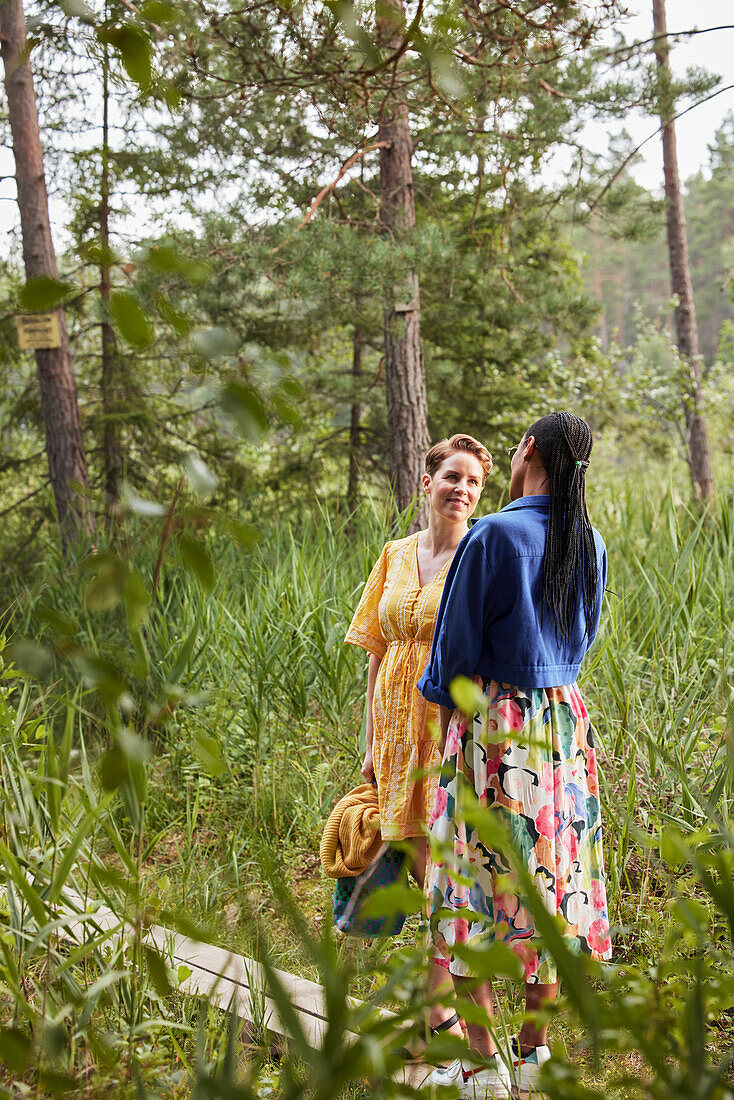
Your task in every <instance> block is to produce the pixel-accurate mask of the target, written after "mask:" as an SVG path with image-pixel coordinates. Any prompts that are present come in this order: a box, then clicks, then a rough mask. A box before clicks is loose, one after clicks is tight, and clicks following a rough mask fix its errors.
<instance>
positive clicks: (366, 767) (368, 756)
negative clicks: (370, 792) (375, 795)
mask: <svg viewBox="0 0 734 1100" xmlns="http://www.w3.org/2000/svg"><path fill="white" fill-rule="evenodd" d="M362 775H363V776H364V778H365V780H366V782H367V783H371V782H372V780H373V779H374V778H375V769H374V766H373V764H372V746H371V745H368V746H367V752H366V753H365V754H364V760H363V761H362Z"/></svg>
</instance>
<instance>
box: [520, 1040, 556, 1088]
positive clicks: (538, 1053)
mask: <svg viewBox="0 0 734 1100" xmlns="http://www.w3.org/2000/svg"><path fill="white" fill-rule="evenodd" d="M550 1056H551V1052H550V1050H549V1049H548V1047H546V1046H543V1047H533V1049H532V1050H531V1051H530V1053H529V1054H521V1053H520V1046H519V1044H518V1042H517V1040H516V1039H513V1040H512V1064H513V1066H514V1069H515V1076H516V1079H517V1082H518V1085H519V1088H520V1092H536V1091H537V1088H538V1076H539V1074H540V1067H541V1066H542V1065H544V1063H545V1062H547V1061H548V1059H549V1058H550Z"/></svg>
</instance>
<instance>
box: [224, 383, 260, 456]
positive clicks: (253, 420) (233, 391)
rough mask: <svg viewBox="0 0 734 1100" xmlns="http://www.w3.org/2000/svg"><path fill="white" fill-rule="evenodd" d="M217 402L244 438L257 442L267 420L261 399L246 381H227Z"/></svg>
mask: <svg viewBox="0 0 734 1100" xmlns="http://www.w3.org/2000/svg"><path fill="white" fill-rule="evenodd" d="M219 403H220V405H221V407H222V408H223V409H224V411H225V412H226V413H227V414H228V415H229V416H231V417H232V419H233V420H234V422H235V424H236V425H237V427H238V428H239V430H240V432H241V433H242V435H243V436H245V438H246V439H250V440H252V441H253V442H258V441H259V440H260V439H261V438H262V436H263V434H264V433H265V432H266V431H267V429H268V426H269V421H268V416H267V413H266V412H265V407H264V405H263V403H262V399H261V398H260V395H259V393H257V391H256V390H254V389H253V388H252V386H249V385H247V383H246V382H236V381H235V382H227V384H226V385H225V386H223V387H222V390H221V393H220V395H219Z"/></svg>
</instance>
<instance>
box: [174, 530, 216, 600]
mask: <svg viewBox="0 0 734 1100" xmlns="http://www.w3.org/2000/svg"><path fill="white" fill-rule="evenodd" d="M178 545H179V549H180V551H181V557H182V558H183V561H184V564H185V565H187V566H188V567H189V569H191V570H192V572H193V573H194V574H195V575H196V577H197V578H198V580H199V582H200V584H201V587H202V588H203V589H204V590H205V591H206V592H211V590H212V588H213V587H214V563H213V562H212V559H211V555H210V553H209V551H208V550H207V549H206V547H205V546H202V544H201V543H200V542H198V541H197V539H195V538H193V537H192V536H191V535H186V534H182V535H181V537H180V538H179V541H178Z"/></svg>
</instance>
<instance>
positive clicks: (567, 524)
mask: <svg viewBox="0 0 734 1100" xmlns="http://www.w3.org/2000/svg"><path fill="white" fill-rule="evenodd" d="M591 448H592V435H591V430H590V429H589V426H588V424H586V422H585V421H584V420H582V419H580V417H577V416H574V415H572V414H571V413H569V412H555V413H550V414H549V415H547V416H543V417H541V418H540V419H539V420H537V421H536V422H535V423H534V424H533V425H532V426H531V427H530V428H528V430H527V431H526V432H525V434H524V436H523V437H522V440H521V442H520V443H519V444H518V445H517V447H514V448H512V450H513V451H514V454H513V455H512V459H511V466H510V470H511V478H510V503H509V504H508V505H507V506H506V507H505V508H503V509H502V510H501V511H500V512H497V513H496V514H494V515H491V516H487V517H485V518H484V519H481V520H479V521H478V522H477V523H476V524H475V525H474V527H473V528H472V529H471V531H470V532H469V533H468V535H466V536H465V538H464V539H463V540H462V542H461V543H460V545H459V548H458V549H457V551H456V554H455V556H454V559H453V562H452V565H451V569H450V572H449V575H448V577H447V579H446V584H445V587H444V591H443V596H442V600H441V604H440V607H439V611H438V618H437V623H436V631H435V634H434V641H433V647H432V651H431V658H430V661H429V664H428V667H427V669H426V671H425V673H424V674H423V676H422V678H421V680H420V681H419V684H418V687H419V690H420V691H421V692H422V694H423V695H424V696H425V698H426V699H428V700H430V701H431V702H434V703H437V704H438V705H439V707H440V718H441V731H442V737H441V741H442V744H441V748H442V753H443V766H442V776H441V780H440V784H439V789H438V794H437V798H436V804H435V809H434V813H433V817H432V819H431V836H432V847H433V850H434V853H435V855H434V862H433V864H432V867H431V869H430V872H429V875H428V876H427V890H428V903H429V906H430V910H431V929H432V940H433V946H434V955H435V957H436V958H437V959H438V961H439V962H441V963H443V965H444V966H445V967H446V968H447V969H448V971H449V973H450V974H451V976H452V977H453V978H454V985H455V986H456V985H457V984H460V983H461V981H462V979H466V978H467V977H471V976H472V969H471V966H470V964H469V962H467V958H469V959H470V957H471V950H470V951H469V954H468V956H467V950H466V949H467V948H469V949H481V948H482V947H488V946H490V945H491V944H492V943H494V942H496V941H500V942H502V943H504V944H506V945H507V946H509V947H510V948H511V950H512V951H513V952H514V953H515V954H516V956H517V957H518V958H519V959H520V961H521V963H522V968H523V972H524V979H525V994H526V996H525V1001H526V1008H527V1010H528V1011H529V1012H532V1011H533V1010H534V1009H537V1008H538V1007H539V1006H540V1005H541V1003H542V1002H543V1001H545V1000H552V999H553V998H555V996H556V994H557V991H558V978H557V974H556V968H555V963H554V960H553V958H552V956H551V954H550V953H549V951H548V950H547V948H546V947H545V946H544V945H543V943H542V940H541V939H540V938H539V937H538V936H537V935H536V930H535V924H534V920H533V916H532V912H531V906H529V905H528V893H527V889H528V887H527V885H526V884H527V883H529V882H531V881H532V882H533V883H534V885H535V889H536V890H537V892H538V894H539V896H540V899H541V902H542V905H543V908H544V909H545V910H547V911H548V912H549V913H551V914H553V915H554V916H557V917H560V918H561V921H562V922H563V934H564V938H565V941H566V943H567V945H568V946H569V947H570V948H571V950H575V951H578V952H585V953H588V954H589V955H591V956H592V957H593V958H596V959H608V958H609V957H610V955H611V940H610V938H609V921H608V916H607V902H606V889H605V880H604V869H603V857H602V845H601V819H600V814H599V793H598V786H597V769H596V757H595V753H594V742H593V734H592V728H591V725H590V722H589V717H588V714H587V711H586V707H585V706H584V703H583V700H582V698H581V695H580V694H579V691H578V688H577V687H576V676H577V673H578V670H579V667H580V665H581V661H582V659H583V657H584V655H585V653H586V651H587V650H588V648H589V646H590V645H591V643H592V642H593V640H594V638H595V636H596V632H597V628H598V625H599V614H600V609H601V602H602V597H603V593H604V585H605V581H606V569H607V559H606V549H605V547H604V543H603V541H602V539H601V536H600V535H599V533H598V532H597V531H596V530H595V529H594V528H593V527H592V526H591V523H590V522H589V516H588V513H587V510H586V496H585V483H586V471H587V469H588V466H589V458H590V455H591ZM457 676H464V677H470V678H473V679H474V681H475V683H476V684H477V685H478V686H481V692H482V696H483V698H482V700H481V701H482V705H481V707H479V708H478V713H476V714H474V715H473V716H469V715H465V714H463V713H462V712H461V711H459V710H456V709H454V702H453V699H452V697H451V694H450V686H451V684H452V681H453V680H454V679H455V678H456V677H457ZM472 799H474V800H475V804H476V802H478V803H479V805H480V806H486V807H491V808H492V809H493V810H495V811H496V812H497V815H498V816H497V821H498V823H499V824H501V825H502V826H503V827H504V829H505V833H504V835H505V836H510V837H511V838H512V843H511V845H508V849H509V847H511V848H512V849H513V852H512V853H511V852H510V851H509V850H508V851H502V850H499V848H493V847H491V844H492V840H491V837H488V836H486V835H485V836H484V837H483V836H482V826H481V824H480V825H479V826H477V823H476V819H474V820H473V819H471V817H470V818H469V820H468V821H465V820H463V819H462V815H461V813H460V812H458V813H457V807H460V806H461V804H462V803H464V804H467V802H469V803H471V800H472ZM500 847H501V845H500ZM518 860H519V863H518ZM519 867H522V868H523V870H524V872H526V873H524V874H522V881H521V880H520V877H519V875H518V873H517V872H518V870H519ZM523 890H525V893H523ZM531 900H533V899H531ZM536 905H537V901H536ZM462 954H463V956H464V957H463V958H462ZM469 995H470V996H471V997H472V998H473V999H474V1000H475V1001H476V1002H477V1003H478V1004H481V1005H482V1006H483V1007H484V1008H485V1009H486V1010H487V1012H488V1014H489V1017H490V1019H491V1017H492V1011H493V1001H492V987H491V983H490V982H488V981H484V982H481V983H476V982H472V984H471V987H470V994H469ZM546 1031H547V1029H546V1028H545V1027H538V1026H536V1024H535V1022H534V1021H533V1019H532V1018H528V1019H526V1022H525V1023H524V1024H523V1027H522V1029H521V1031H520V1034H519V1036H518V1037H517V1039H516V1040H513V1050H512V1051H499V1050H498V1047H497V1043H496V1035H495V1033H494V1032H493V1031H492V1030H491V1029H489V1028H486V1027H483V1026H480V1025H479V1024H476V1023H473V1022H472V1021H467V1034H468V1038H469V1045H470V1056H469V1057H468V1058H465V1059H462V1060H458V1061H456V1062H453V1063H452V1064H451V1065H449V1066H447V1067H445V1068H443V1069H440V1070H436V1071H435V1072H434V1073H433V1074H432V1075H431V1077H430V1078H429V1083H430V1084H431V1085H433V1086H441V1085H453V1086H455V1087H457V1086H458V1088H459V1091H460V1093H461V1095H462V1096H466V1097H483V1096H491V1097H507V1096H510V1095H511V1084H512V1072H511V1068H510V1067H511V1065H512V1064H513V1063H514V1067H515V1076H516V1079H517V1083H518V1084H519V1086H520V1089H521V1090H527V1089H534V1088H535V1087H536V1083H537V1078H538V1072H539V1068H540V1066H541V1065H542V1063H543V1062H545V1061H547V1059H548V1058H549V1057H550V1051H549V1050H548V1047H547V1045H546ZM477 1063H478V1064H477Z"/></svg>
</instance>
